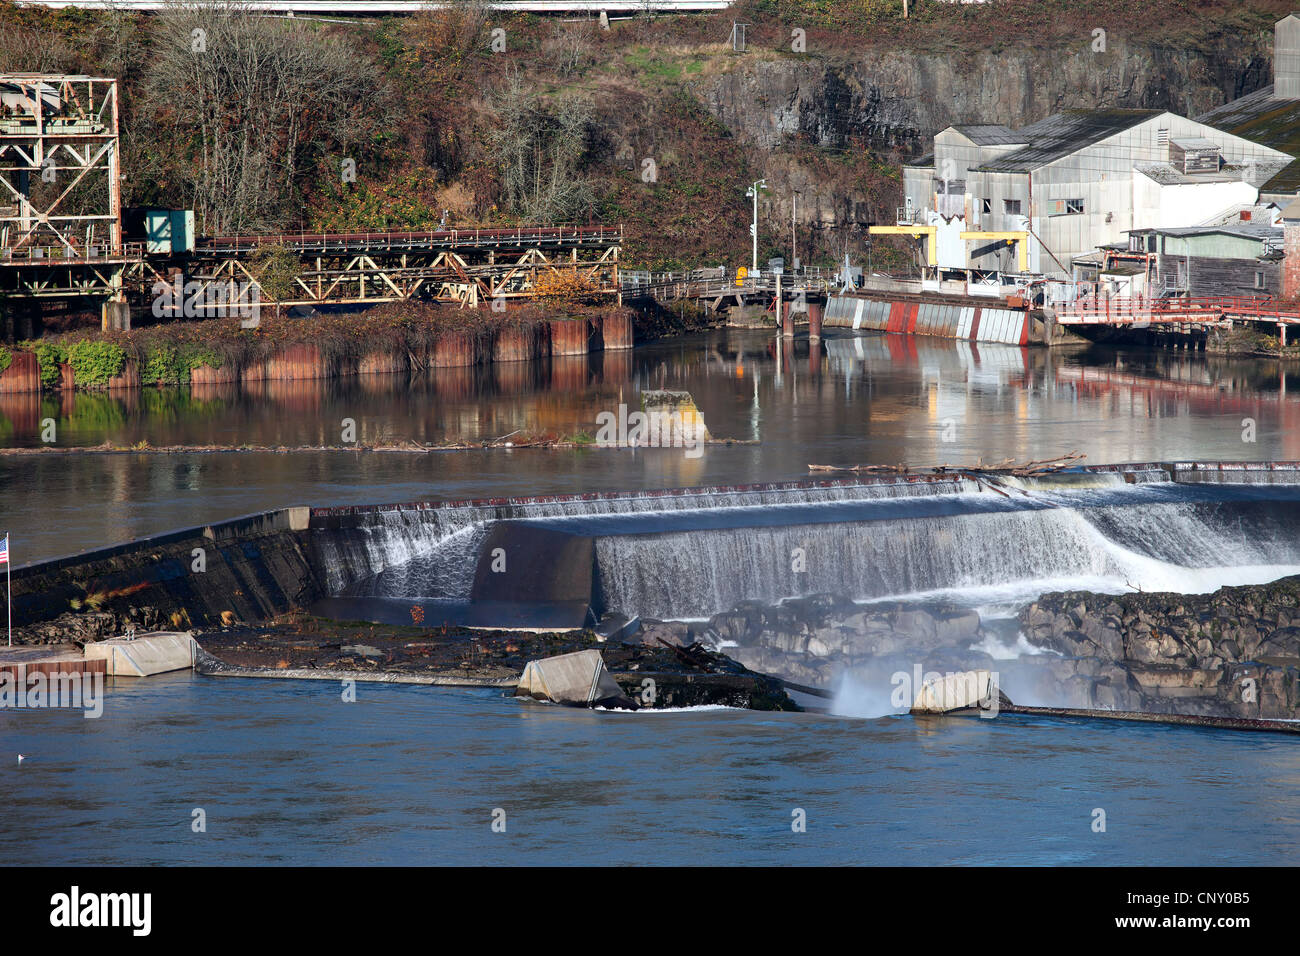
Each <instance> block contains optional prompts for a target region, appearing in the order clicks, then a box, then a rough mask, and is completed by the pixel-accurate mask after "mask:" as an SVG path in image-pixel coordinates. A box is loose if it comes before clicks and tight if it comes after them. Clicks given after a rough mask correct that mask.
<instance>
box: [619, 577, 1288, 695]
mask: <svg viewBox="0 0 1300 956" xmlns="http://www.w3.org/2000/svg"><path fill="white" fill-rule="evenodd" d="M643 626H644V628H645V632H646V633H648V634H658V635H660V636H663V637H666V638H667V639H669V640H674V641H679V642H690V641H694V640H699V641H701V642H703V643H704V644H705V645H706V646H709V647H713V648H716V649H719V650H722V651H724V652H725V653H726V654H727V655H728V656H730V657H732V658H734V659H735V660H737V661H739V662H740V663H741V664H743V665H745V666H746V667H749V668H752V669H754V670H757V671H761V672H763V673H769V674H773V675H776V676H779V677H782V678H784V679H786V680H788V681H791V682H797V683H800V684H804V685H809V686H813V687H818V688H823V689H830V688H833V687H834V686H835V685H836V681H837V680H838V679H839V677H840V675H842V674H848V675H849V676H850V678H851V679H852V681H853V682H854V683H855V684H856V685H857V686H859V687H864V688H867V689H869V690H874V691H876V692H877V693H878V697H879V699H881V700H883V699H886V698H888V697H889V696H890V694H891V693H892V692H893V691H894V689H895V688H896V687H897V686H898V685H899V684H900V683H902V679H901V677H900V675H906V678H907V681H909V682H910V683H908V685H907V686H908V687H909V689H910V688H911V687H912V686H913V685H914V684H915V675H917V674H918V673H919V674H925V675H928V674H933V673H939V674H943V673H949V672H955V671H961V670H969V669H976V668H987V669H989V670H993V671H996V672H998V674H999V676H1000V682H1001V686H1002V689H1003V690H1004V691H1005V692H1006V693H1008V694H1009V696H1010V697H1011V698H1012V699H1013V700H1014V701H1016V703H1020V704H1026V705H1043V706H1056V707H1073V708H1097V709H1105V710H1123V711H1141V712H1146V713H1160V714H1174V713H1177V714H1188V715H1205V716H1225V717H1264V718H1292V717H1300V577H1291V578H1283V579H1281V580H1279V581H1276V582H1273V583H1271V584H1266V585H1258V586H1250V587H1225V588H1222V589H1220V590H1219V591H1216V592H1214V593H1213V594H1205V595H1183V594H1171V593H1161V594H1155V593H1133V594H1124V595H1105V594H1093V593H1085V592H1068V593H1052V594H1046V595H1043V596H1042V597H1041V598H1039V599H1038V600H1037V601H1035V602H1034V603H1032V604H1030V605H1029V606H1027V607H1025V608H1024V609H1023V610H1022V611H1021V612H1020V614H1019V616H1018V619H1016V620H1006V619H1000V620H994V621H986V620H982V619H981V618H980V615H979V614H978V613H977V612H976V611H974V610H972V609H971V608H969V607H962V606H958V605H955V604H946V603H876V604H866V605H860V604H855V603H853V602H852V601H849V600H848V599H846V598H843V597H838V596H835V595H812V596H808V597H802V598H795V599H789V600H786V601H783V602H781V603H780V604H776V605H766V604H761V603H757V602H754V603H745V604H741V605H739V606H737V607H736V608H734V609H733V610H730V611H726V612H723V613H721V614H715V615H714V616H713V617H712V618H710V619H709V620H708V621H707V622H692V623H685V622H662V621H646V622H643ZM894 709H897V705H895V708H894Z"/></svg>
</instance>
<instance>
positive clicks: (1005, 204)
mask: <svg viewBox="0 0 1300 956" xmlns="http://www.w3.org/2000/svg"><path fill="white" fill-rule="evenodd" d="M1002 212H1003V214H1005V215H1007V216H1019V215H1020V200H1019V199H1004V200H1002Z"/></svg>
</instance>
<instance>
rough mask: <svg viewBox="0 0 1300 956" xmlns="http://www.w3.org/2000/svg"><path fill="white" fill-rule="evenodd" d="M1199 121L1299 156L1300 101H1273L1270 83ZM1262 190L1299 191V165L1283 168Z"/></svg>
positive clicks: (1293, 164) (1263, 185)
mask: <svg viewBox="0 0 1300 956" xmlns="http://www.w3.org/2000/svg"><path fill="white" fill-rule="evenodd" d="M1196 122H1198V123H1205V124H1206V125H1207V126H1213V127H1214V128H1215V129H1221V130H1223V131H1224V132H1225V133H1231V134H1232V135H1234V136H1240V137H1242V138H1243V139H1248V140H1251V141H1252V142H1255V143H1259V144H1260V145H1261V146H1270V147H1272V148H1273V149H1277V150H1281V151H1282V152H1284V153H1287V154H1289V155H1291V156H1300V100H1277V99H1274V98H1273V86H1272V85H1271V84H1270V85H1268V86H1264V87H1261V88H1260V89H1258V90H1256V91H1255V92H1254V93H1247V94H1246V95H1245V96H1240V97H1238V98H1237V99H1235V100H1233V101H1232V102H1231V103H1225V104H1224V105H1223V106H1219V107H1216V108H1214V109H1212V110H1210V111H1209V112H1208V113H1202V114H1201V115H1200V116H1198V117H1197V118H1196ZM1260 188H1261V189H1263V190H1265V191H1266V192H1273V193H1277V192H1295V191H1296V190H1298V189H1300V162H1292V163H1288V164H1285V165H1283V166H1282V167H1281V168H1280V169H1279V170H1278V171H1277V172H1276V173H1274V174H1273V175H1272V176H1271V177H1269V178H1268V179H1267V180H1265V181H1264V183H1263V184H1262V185H1261V187H1260Z"/></svg>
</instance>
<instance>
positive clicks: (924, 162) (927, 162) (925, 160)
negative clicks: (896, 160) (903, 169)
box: [903, 153, 934, 166]
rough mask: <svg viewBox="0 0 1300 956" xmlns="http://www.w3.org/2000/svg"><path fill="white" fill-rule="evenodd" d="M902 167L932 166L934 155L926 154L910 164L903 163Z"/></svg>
mask: <svg viewBox="0 0 1300 956" xmlns="http://www.w3.org/2000/svg"><path fill="white" fill-rule="evenodd" d="M903 165H904V166H934V153H926V154H925V155H924V156H922V157H920V158H919V159H914V160H912V161H911V162H910V163H904V164H903Z"/></svg>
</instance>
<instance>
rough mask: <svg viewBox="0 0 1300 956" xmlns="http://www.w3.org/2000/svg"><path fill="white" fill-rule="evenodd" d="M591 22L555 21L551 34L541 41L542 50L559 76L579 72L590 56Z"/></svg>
mask: <svg viewBox="0 0 1300 956" xmlns="http://www.w3.org/2000/svg"><path fill="white" fill-rule="evenodd" d="M591 44H592V39H591V22H590V21H587V22H572V23H562V22H558V21H557V22H556V24H555V25H554V26H553V27H552V28H551V35H550V36H549V37H547V38H546V39H545V40H543V41H542V52H544V53H545V54H546V55H547V56H548V57H549V58H550V61H551V66H552V68H553V69H554V70H555V72H557V73H559V74H560V75H561V76H571V75H573V74H574V73H580V72H581V71H582V66H583V64H584V63H586V61H587V58H588V57H590V56H591Z"/></svg>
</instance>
